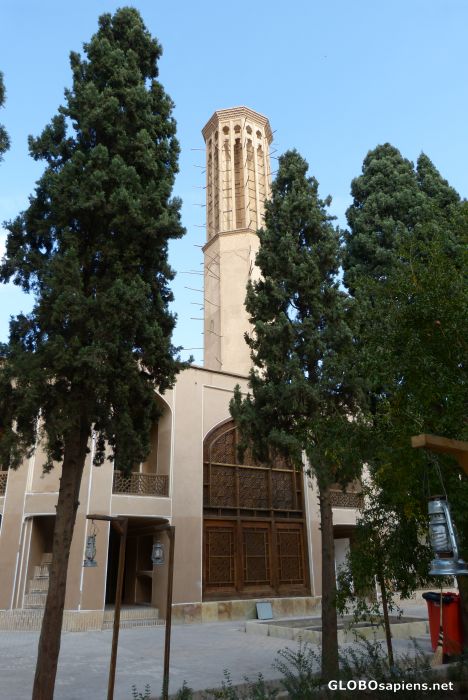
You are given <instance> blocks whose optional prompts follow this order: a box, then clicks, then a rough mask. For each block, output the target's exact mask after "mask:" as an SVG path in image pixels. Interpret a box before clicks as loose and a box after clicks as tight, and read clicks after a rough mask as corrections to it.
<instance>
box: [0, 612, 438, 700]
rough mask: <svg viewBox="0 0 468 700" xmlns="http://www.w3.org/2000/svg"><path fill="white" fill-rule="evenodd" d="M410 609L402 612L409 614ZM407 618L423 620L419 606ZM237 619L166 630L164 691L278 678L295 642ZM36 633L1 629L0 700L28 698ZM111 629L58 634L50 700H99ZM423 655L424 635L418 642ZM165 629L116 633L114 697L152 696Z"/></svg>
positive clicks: (403, 644) (403, 643)
mask: <svg viewBox="0 0 468 700" xmlns="http://www.w3.org/2000/svg"><path fill="white" fill-rule="evenodd" d="M408 612H409V611H408ZM411 614H412V615H418V614H419V615H420V616H421V617H423V616H424V617H425V615H426V611H425V609H424V608H417V609H416V608H412V609H411ZM244 629H245V623H244V622H239V621H237V622H234V621H231V622H218V623H209V624H193V625H176V626H174V627H173V630H172V645H171V676H170V692H171V693H175V692H176V691H177V690H178V689H179V688H180V687H181V686H182V683H183V681H184V680H186V681H187V683H188V685H189V686H190V687H192V688H193V689H195V690H201V689H205V688H208V687H216V686H219V685H220V684H221V681H222V678H223V669H225V668H226V669H229V671H230V672H231V676H232V680H233V682H234V683H242V682H243V680H244V676H248V677H249V678H251V679H255V678H256V676H257V675H258V673H259V672H261V673H262V674H263V676H264V677H265V678H266V679H267V680H270V679H275V678H278V677H279V676H280V674H279V673H278V671H276V670H275V669H274V668H273V666H272V664H273V661H274V659H275V657H276V654H277V652H278V650H279V649H281V648H284V647H286V646H289V647H290V648H295V647H296V642H293V641H288V640H286V639H284V640H283V639H278V638H274V637H266V636H254V635H246V634H245V632H244ZM38 638H39V633H38V632H0V700H26V699H27V698H29V697H31V688H32V682H33V677H34V669H35V661H36V652H37V642H38ZM111 638H112V632H111V631H110V630H106V631H103V632H65V633H64V634H63V635H62V646H61V652H60V660H59V669H58V675H57V684H56V692H55V700H105V698H106V693H107V674H108V670H109V659H110V647H111ZM419 642H420V645H421V648H422V649H423V650H424V651H427V652H430V646H429V638H428V637H423V638H421V640H419ZM395 648H396V651H397V653H399V654H402V653H405V652H407V651H410V650H411V649H412V644H411V642H408V641H407V640H395ZM163 653H164V628H163V627H161V626H159V627H137V628H133V629H124V630H121V632H120V638H119V652H118V659H117V676H116V690H115V700H132V692H131V687H132V685H133V684H135V685H136V686H137V688H138V690H139V691H140V692H142V691H143V689H144V686H145V684H146V683H148V684H149V685H150V686H151V691H152V695H153V696H155V697H156V696H159V692H160V689H161V685H162V669H163Z"/></svg>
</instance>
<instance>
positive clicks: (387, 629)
mask: <svg viewBox="0 0 468 700" xmlns="http://www.w3.org/2000/svg"><path fill="white" fill-rule="evenodd" d="M377 581H378V582H379V586H380V592H381V593H382V609H383V619H384V627H385V640H386V642H387V651H388V663H389V664H390V666H393V665H394V660H393V645H392V631H391V629H390V620H389V617H388V600H387V589H386V588H385V578H384V576H383V573H382V569H381V568H380V567H379V569H378V573H377Z"/></svg>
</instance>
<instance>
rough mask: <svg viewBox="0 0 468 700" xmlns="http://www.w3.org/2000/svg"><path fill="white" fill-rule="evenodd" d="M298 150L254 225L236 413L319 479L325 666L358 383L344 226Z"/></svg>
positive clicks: (332, 663)
mask: <svg viewBox="0 0 468 700" xmlns="http://www.w3.org/2000/svg"><path fill="white" fill-rule="evenodd" d="M307 169H308V165H307V163H306V161H305V160H304V159H303V158H302V157H301V156H300V155H299V154H298V153H297V152H296V151H290V152H287V153H286V154H284V155H283V156H282V157H281V158H280V160H279V169H278V174H277V177H276V179H275V181H274V183H273V185H272V196H271V199H270V200H269V201H267V202H266V213H265V227H264V228H263V229H262V230H260V231H259V232H258V235H259V238H260V250H259V253H258V255H257V261H256V262H257V265H258V267H259V269H260V272H261V278H260V279H259V280H258V281H257V282H254V283H253V284H250V285H249V288H248V292H247V300H246V308H247V310H248V312H249V314H250V317H251V322H252V323H253V332H252V334H251V335H250V337H248V338H246V340H247V342H248V345H249V346H250V348H251V350H252V359H253V363H254V368H253V369H252V371H251V373H250V378H249V386H250V389H251V392H252V393H251V394H249V395H248V396H247V397H246V398H242V396H241V393H240V390H239V389H237V391H236V395H235V398H234V399H233V401H232V402H231V412H232V415H233V417H234V418H235V420H236V421H237V422H238V424H239V426H240V430H241V434H242V435H243V436H244V440H245V444H247V443H251V444H253V449H254V453H256V455H257V456H258V457H259V458H260V459H267V457H268V454H269V451H271V450H272V449H273V450H279V451H280V452H283V453H285V454H288V455H289V456H290V457H291V458H292V459H293V460H294V462H295V463H296V465H297V466H298V468H302V455H303V453H304V452H305V453H306V455H307V458H308V462H309V465H310V469H311V471H312V473H313V474H314V475H315V477H316V479H317V483H318V487H319V501H320V514H321V530H322V629H323V636H322V647H323V655H322V670H323V675H324V677H326V678H333V677H335V676H336V672H337V668H338V644H337V619H336V608H335V593H336V588H335V570H334V566H335V564H334V541H333V517H332V506H331V500H330V486H331V484H332V483H334V482H336V481H342V482H343V483H344V482H346V481H348V480H350V479H352V478H354V477H355V476H356V474H357V473H358V472H359V467H360V462H359V461H358V460H356V459H355V456H354V453H353V451H352V450H351V449H349V448H350V447H351V444H352V441H351V440H349V439H347V438H349V434H350V432H351V429H352V425H351V423H350V421H349V420H348V416H349V415H350V413H351V412H352V411H353V410H354V407H355V404H354V389H353V386H352V383H350V381H349V376H350V375H349V373H348V370H349V367H348V366H347V358H348V356H349V355H348V353H349V348H350V343H351V334H350V331H349V328H348V323H347V313H348V310H347V306H346V298H345V295H344V294H343V292H342V291H341V290H340V288H339V284H338V281H337V274H338V268H339V264H340V248H339V232H338V231H337V230H336V228H335V227H334V226H333V224H332V223H331V217H330V216H329V215H328V213H327V209H326V208H327V205H328V204H329V203H330V200H329V199H327V200H321V199H320V198H319V196H318V183H317V181H316V180H315V178H313V177H307Z"/></svg>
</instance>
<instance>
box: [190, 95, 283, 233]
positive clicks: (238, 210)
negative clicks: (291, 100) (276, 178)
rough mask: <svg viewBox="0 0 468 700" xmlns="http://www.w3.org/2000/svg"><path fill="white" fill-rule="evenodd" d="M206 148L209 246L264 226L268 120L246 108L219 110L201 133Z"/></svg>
mask: <svg viewBox="0 0 468 700" xmlns="http://www.w3.org/2000/svg"><path fill="white" fill-rule="evenodd" d="M202 134H203V138H204V139H205V143H206V172H207V186H206V214H207V240H208V241H209V240H210V239H211V238H213V236H215V235H216V234H218V233H223V232H228V231H236V230H239V229H247V230H250V231H257V229H259V228H260V227H261V226H262V224H263V215H264V202H265V198H266V197H267V196H268V195H269V189H270V178H271V173H270V158H269V146H270V143H271V142H272V140H273V136H272V132H271V128H270V123H269V121H268V119H267V118H266V117H264V116H263V115H262V114H259V113H258V112H254V111H253V110H252V109H249V108H248V107H233V108H231V109H220V110H217V111H216V112H215V113H214V114H213V116H212V117H211V119H210V120H209V121H208V122H207V124H206V126H205V127H204V128H203V130H202Z"/></svg>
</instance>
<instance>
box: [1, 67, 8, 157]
mask: <svg viewBox="0 0 468 700" xmlns="http://www.w3.org/2000/svg"><path fill="white" fill-rule="evenodd" d="M4 103H5V85H4V83H3V73H2V72H0V107H3V105H4ZM9 148H10V139H9V137H8V134H7V132H6V130H5V127H4V126H2V125H1V124H0V161H1V160H2V159H3V154H4V153H5V151H8V149H9Z"/></svg>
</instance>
